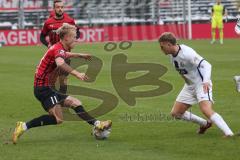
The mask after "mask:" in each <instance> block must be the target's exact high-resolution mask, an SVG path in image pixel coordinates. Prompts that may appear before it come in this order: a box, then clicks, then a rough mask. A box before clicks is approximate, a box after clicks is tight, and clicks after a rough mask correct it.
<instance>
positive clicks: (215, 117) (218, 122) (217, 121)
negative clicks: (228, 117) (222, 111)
mask: <svg viewBox="0 0 240 160" xmlns="http://www.w3.org/2000/svg"><path fill="white" fill-rule="evenodd" d="M210 120H211V121H212V122H213V123H214V124H215V125H216V126H217V127H218V128H219V129H221V130H222V131H223V133H224V134H225V136H233V132H232V130H231V129H230V128H229V127H228V125H227V123H226V122H225V121H224V120H223V118H222V116H220V115H219V114H218V113H214V114H213V115H212V116H211V117H210Z"/></svg>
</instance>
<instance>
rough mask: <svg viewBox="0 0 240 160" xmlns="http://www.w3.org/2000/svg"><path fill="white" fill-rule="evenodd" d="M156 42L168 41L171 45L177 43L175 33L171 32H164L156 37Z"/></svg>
mask: <svg viewBox="0 0 240 160" xmlns="http://www.w3.org/2000/svg"><path fill="white" fill-rule="evenodd" d="M158 42H159V43H160V42H169V43H171V44H172V45H176V44H177V39H176V37H175V35H174V34H173V33H171V32H164V33H163V34H162V35H161V36H160V38H159V39H158Z"/></svg>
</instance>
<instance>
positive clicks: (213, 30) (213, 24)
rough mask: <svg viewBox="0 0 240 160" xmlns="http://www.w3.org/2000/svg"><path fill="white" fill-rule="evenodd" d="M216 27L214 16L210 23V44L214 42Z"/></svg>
mask: <svg viewBox="0 0 240 160" xmlns="http://www.w3.org/2000/svg"><path fill="white" fill-rule="evenodd" d="M216 27H217V22H216V20H215V18H213V19H212V24H211V28H212V41H211V44H213V43H215V41H216Z"/></svg>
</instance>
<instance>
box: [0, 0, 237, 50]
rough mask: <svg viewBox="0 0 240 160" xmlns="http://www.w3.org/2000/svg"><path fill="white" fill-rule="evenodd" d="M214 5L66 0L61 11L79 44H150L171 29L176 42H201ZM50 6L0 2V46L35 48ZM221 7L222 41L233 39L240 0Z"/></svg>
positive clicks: (30, 0)
mask: <svg viewBox="0 0 240 160" xmlns="http://www.w3.org/2000/svg"><path fill="white" fill-rule="evenodd" d="M214 2H215V1H214V0H211V1H209V0H91V1H89V0H68V1H67V0H65V6H66V8H65V9H66V12H67V13H68V14H69V15H70V16H72V17H73V18H75V19H76V23H77V24H78V25H79V26H80V27H81V29H80V32H81V37H80V39H79V41H80V42H105V41H122V40H155V39H157V37H158V36H159V34H160V33H161V32H163V31H172V32H174V33H175V34H176V35H177V36H178V37H179V38H188V39H191V38H193V39H204V38H205V39H206V38H210V36H211V28H210V15H211V6H212V5H213V4H214ZM52 3H53V1H51V0H49V1H41V0H0V10H1V12H0V31H1V32H0V34H1V35H0V42H2V43H4V44H5V45H30V44H31V45H34V44H36V43H37V44H39V43H40V42H39V37H38V36H39V32H40V31H39V29H41V27H42V25H43V22H44V20H46V18H47V17H48V16H49V12H50V11H51V9H52ZM222 3H223V4H224V5H225V7H226V8H227V10H228V17H227V20H228V22H227V23H226V24H225V29H224V31H225V37H226V38H235V37H237V35H236V34H235V33H234V31H233V29H232V28H233V27H234V23H233V22H235V21H236V19H237V15H238V14H239V3H240V2H239V1H238V0H223V1H222ZM189 8H191V10H189ZM189 17H190V18H189ZM189 24H190V25H189ZM189 26H191V27H189ZM19 29H21V31H19ZM26 29H27V30H26Z"/></svg>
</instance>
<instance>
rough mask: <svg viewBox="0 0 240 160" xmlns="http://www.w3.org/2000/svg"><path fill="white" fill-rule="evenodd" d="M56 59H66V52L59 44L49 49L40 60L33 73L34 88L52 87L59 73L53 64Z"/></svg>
mask: <svg viewBox="0 0 240 160" xmlns="http://www.w3.org/2000/svg"><path fill="white" fill-rule="evenodd" d="M58 57H62V58H63V59H64V60H65V59H66V58H67V54H66V50H65V49H64V48H63V45H62V43H61V42H58V43H56V44H55V45H53V46H52V47H50V48H49V49H48V50H47V52H46V53H45V55H44V56H43V58H42V59H41V61H40V63H39V65H38V66H37V69H36V72H35V77H34V86H53V85H54V84H55V82H56V80H57V78H58V76H59V73H60V72H59V71H60V69H58V68H57V65H56V62H55V59H56V58H58Z"/></svg>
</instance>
